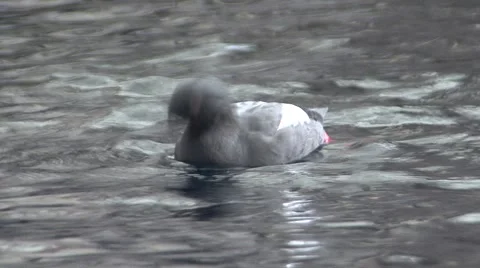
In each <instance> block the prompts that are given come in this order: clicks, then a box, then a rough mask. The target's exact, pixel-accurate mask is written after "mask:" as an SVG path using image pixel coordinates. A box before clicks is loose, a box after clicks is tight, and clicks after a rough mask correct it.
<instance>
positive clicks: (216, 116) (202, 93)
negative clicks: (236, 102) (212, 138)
mask: <svg viewBox="0 0 480 268" xmlns="http://www.w3.org/2000/svg"><path fill="white" fill-rule="evenodd" d="M232 113H233V112H232V109H231V99H230V95H229V92H228V88H227V86H226V85H225V84H224V83H223V82H222V81H220V80H219V79H216V78H199V79H192V80H189V81H187V82H184V83H181V84H179V85H178V86H177V87H176V88H175V91H174V92H173V95H172V97H171V99H170V103H169V107H168V114H169V118H171V116H172V115H177V116H180V117H182V118H184V119H188V120H189V123H190V124H191V125H192V126H195V127H197V128H198V129H205V128H208V127H209V126H211V125H212V124H214V123H215V122H217V121H218V120H228V119H231V117H232V116H233V115H232Z"/></svg>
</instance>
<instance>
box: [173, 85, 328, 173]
mask: <svg viewBox="0 0 480 268" xmlns="http://www.w3.org/2000/svg"><path fill="white" fill-rule="evenodd" d="M326 112H327V108H320V109H302V108H300V107H298V106H296V105H293V104H289V103H278V102H263V101H244V102H236V103H234V102H232V99H231V97H230V94H229V91H228V87H227V86H226V85H225V84H224V83H223V82H222V81H220V80H219V79H216V78H197V79H191V80H189V81H187V82H183V83H180V84H179V85H178V86H177V87H176V88H175V90H174V92H173V95H172V96H171V98H170V103H169V107H168V113H169V118H171V117H172V116H173V115H176V116H180V117H182V118H184V119H187V120H188V124H187V126H186V128H185V130H184V132H183V134H182V136H181V137H180V139H178V141H177V142H176V145H175V159H176V160H178V161H181V162H184V163H187V164H191V165H194V166H201V167H205V166H207V167H258V166H268V165H281V164H288V163H292V162H296V161H300V160H302V159H303V158H305V157H306V156H308V155H309V154H311V153H312V152H314V151H316V150H318V149H321V148H322V147H323V146H324V145H325V144H328V143H329V142H330V137H329V136H328V134H327V133H326V132H325V130H324V128H323V118H324V116H325V114H326Z"/></svg>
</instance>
